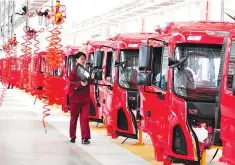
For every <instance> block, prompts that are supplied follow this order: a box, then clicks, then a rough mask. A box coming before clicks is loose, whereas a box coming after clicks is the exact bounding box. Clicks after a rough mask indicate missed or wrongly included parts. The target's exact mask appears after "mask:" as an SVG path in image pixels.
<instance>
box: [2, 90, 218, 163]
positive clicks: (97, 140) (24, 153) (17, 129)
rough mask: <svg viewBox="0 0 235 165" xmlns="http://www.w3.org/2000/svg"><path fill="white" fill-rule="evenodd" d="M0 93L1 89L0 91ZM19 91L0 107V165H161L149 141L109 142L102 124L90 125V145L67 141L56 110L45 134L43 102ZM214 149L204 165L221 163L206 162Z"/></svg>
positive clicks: (64, 118)
mask: <svg viewBox="0 0 235 165" xmlns="http://www.w3.org/2000/svg"><path fill="white" fill-rule="evenodd" d="M1 91H2V87H1V90H0V92H1ZM34 100H35V98H34V97H32V96H31V95H29V94H27V93H25V92H24V91H22V90H19V89H9V90H7V91H6V94H5V97H4V99H3V104H2V107H0V130H1V136H0V162H1V164H3V165H29V164H32V165H42V164H43V165H55V164H56V165H120V164H121V165H151V164H152V165H161V164H162V163H158V162H156V161H155V160H154V152H153V147H152V145H151V140H150V138H149V136H147V135H146V134H144V135H143V142H144V144H145V145H137V144H136V143H137V141H136V140H132V139H128V140H127V141H126V142H125V143H124V144H121V142H122V141H123V140H124V139H125V138H122V137H119V138H118V139H111V138H110V137H107V136H106V131H105V128H104V127H103V126H102V124H99V125H98V126H97V125H96V123H90V125H91V131H92V139H91V144H89V145H83V144H81V142H80V140H79V139H80V131H79V125H78V128H77V141H76V143H75V144H72V143H70V142H69V140H70V139H69V118H70V116H69V113H66V114H65V113H63V112H62V111H61V108H60V107H56V106H53V107H51V111H50V116H47V117H46V118H45V121H46V126H47V133H45V132H44V128H43V126H42V121H41V120H42V117H43V108H42V107H43V105H44V104H43V103H42V102H41V101H39V100H37V101H36V104H35V105H34ZM214 152H215V150H210V151H209V152H208V156H207V164H208V165H217V164H221V163H219V162H218V159H219V157H220V155H221V152H219V154H218V155H217V157H216V158H215V159H214V160H213V162H212V163H210V159H211V157H212V156H213V154H214Z"/></svg>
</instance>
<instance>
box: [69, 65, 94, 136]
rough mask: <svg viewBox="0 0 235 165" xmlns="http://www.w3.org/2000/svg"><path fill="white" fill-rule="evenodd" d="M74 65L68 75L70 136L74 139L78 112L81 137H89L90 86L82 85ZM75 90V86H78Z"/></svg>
mask: <svg viewBox="0 0 235 165" xmlns="http://www.w3.org/2000/svg"><path fill="white" fill-rule="evenodd" d="M75 71H76V67H74V69H73V70H72V71H71V73H70V76H69V81H70V84H69V101H70V113H71V119H70V138H71V139H76V129H77V121H78V117H79V114H80V128H81V136H82V140H83V139H90V138H91V135H90V126H89V112H90V86H89V85H87V86H82V84H81V80H80V79H79V77H78V76H77V75H76V74H75ZM80 87H82V88H81V89H79V90H75V88H80Z"/></svg>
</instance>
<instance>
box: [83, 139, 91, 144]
mask: <svg viewBox="0 0 235 165" xmlns="http://www.w3.org/2000/svg"><path fill="white" fill-rule="evenodd" d="M90 143H91V142H90V140H89V139H83V140H82V144H90Z"/></svg>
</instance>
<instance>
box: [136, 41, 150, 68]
mask: <svg viewBox="0 0 235 165" xmlns="http://www.w3.org/2000/svg"><path fill="white" fill-rule="evenodd" d="M152 54H153V47H152V46H148V45H142V46H141V47H140V50H139V70H151V62H152Z"/></svg>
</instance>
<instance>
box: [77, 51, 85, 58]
mask: <svg viewBox="0 0 235 165" xmlns="http://www.w3.org/2000/svg"><path fill="white" fill-rule="evenodd" d="M81 56H84V57H85V58H86V54H85V53H83V52H78V53H77V54H75V59H78V58H80V57H81Z"/></svg>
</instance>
